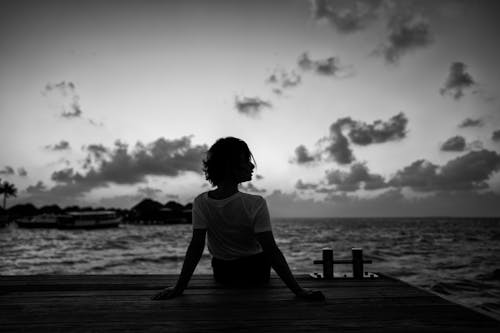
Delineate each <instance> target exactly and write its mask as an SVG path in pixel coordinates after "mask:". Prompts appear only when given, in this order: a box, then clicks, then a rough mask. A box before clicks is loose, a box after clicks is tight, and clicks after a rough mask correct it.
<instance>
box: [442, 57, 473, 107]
mask: <svg viewBox="0 0 500 333" xmlns="http://www.w3.org/2000/svg"><path fill="white" fill-rule="evenodd" d="M466 69H467V65H465V64H464V63H463V62H454V63H452V64H451V65H450V73H449V74H448V77H447V78H446V81H445V83H444V86H443V88H441V89H440V90H439V92H440V93H441V95H450V96H452V97H453V98H454V99H456V100H458V99H460V98H461V97H462V96H463V95H464V90H465V89H467V88H470V87H472V86H474V85H475V84H476V82H475V81H474V79H473V78H472V76H471V75H470V74H469V73H467V71H466Z"/></svg>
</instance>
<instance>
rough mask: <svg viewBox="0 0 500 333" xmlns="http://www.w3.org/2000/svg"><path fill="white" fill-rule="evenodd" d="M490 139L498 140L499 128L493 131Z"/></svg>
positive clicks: (499, 137)
mask: <svg viewBox="0 0 500 333" xmlns="http://www.w3.org/2000/svg"><path fill="white" fill-rule="evenodd" d="M491 139H492V140H493V141H500V130H496V131H494V132H493V134H492V135H491Z"/></svg>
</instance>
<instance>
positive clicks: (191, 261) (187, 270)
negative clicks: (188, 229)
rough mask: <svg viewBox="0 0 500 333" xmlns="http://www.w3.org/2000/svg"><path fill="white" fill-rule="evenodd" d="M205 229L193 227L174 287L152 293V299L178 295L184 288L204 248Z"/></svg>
mask: <svg viewBox="0 0 500 333" xmlns="http://www.w3.org/2000/svg"><path fill="white" fill-rule="evenodd" d="M206 233H207V231H206V230H205V229H193V237H192V238H191V242H190V243H189V246H188V249H187V252H186V257H185V258H184V264H183V265H182V270H181V274H180V275H179V278H178V280H177V283H176V285H175V287H168V288H165V289H164V290H162V291H161V292H159V293H158V294H156V295H154V296H153V297H152V299H154V300H159V299H169V298H173V297H176V296H179V295H182V293H183V291H184V289H186V287H187V285H188V283H189V280H190V279H191V276H192V275H193V272H194V270H195V268H196V266H197V265H198V262H199V261H200V259H201V256H202V255H203V250H204V249H205V237H206Z"/></svg>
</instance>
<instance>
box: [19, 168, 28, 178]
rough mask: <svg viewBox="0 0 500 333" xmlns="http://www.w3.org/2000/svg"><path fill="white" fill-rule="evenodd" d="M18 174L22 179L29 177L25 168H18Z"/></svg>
mask: <svg viewBox="0 0 500 333" xmlns="http://www.w3.org/2000/svg"><path fill="white" fill-rule="evenodd" d="M17 174H18V175H19V176H21V177H26V176H27V175H28V171H26V169H25V168H23V167H21V168H17Z"/></svg>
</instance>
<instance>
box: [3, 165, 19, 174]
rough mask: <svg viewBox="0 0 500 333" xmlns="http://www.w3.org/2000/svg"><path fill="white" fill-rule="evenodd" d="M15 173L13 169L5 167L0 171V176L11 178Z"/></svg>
mask: <svg viewBox="0 0 500 333" xmlns="http://www.w3.org/2000/svg"><path fill="white" fill-rule="evenodd" d="M14 174H15V172H14V168H13V167H11V166H8V165H7V166H5V167H4V168H3V169H0V175H4V176H11V175H14Z"/></svg>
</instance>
